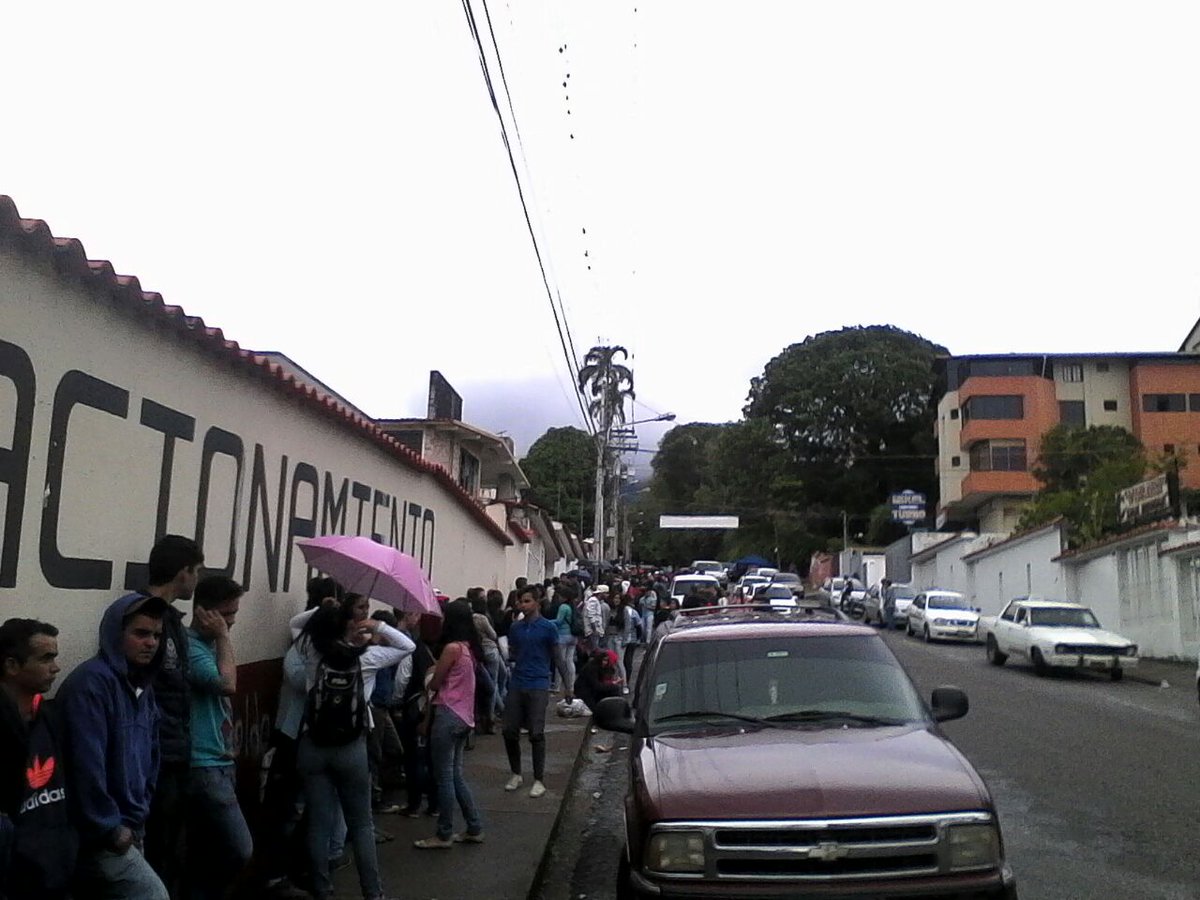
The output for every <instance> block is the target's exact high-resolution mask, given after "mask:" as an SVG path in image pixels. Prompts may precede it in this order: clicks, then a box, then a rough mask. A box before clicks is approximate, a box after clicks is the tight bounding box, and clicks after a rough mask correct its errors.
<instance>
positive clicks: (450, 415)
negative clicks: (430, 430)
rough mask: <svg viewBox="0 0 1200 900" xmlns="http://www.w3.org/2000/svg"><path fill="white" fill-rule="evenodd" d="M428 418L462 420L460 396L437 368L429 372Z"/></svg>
mask: <svg viewBox="0 0 1200 900" xmlns="http://www.w3.org/2000/svg"><path fill="white" fill-rule="evenodd" d="M427 416H428V418H430V419H455V420H457V421H460V422H461V421H462V397H460V396H459V394H458V391H456V390H455V389H454V388H452V387H451V386H450V382H448V381H447V380H446V378H445V376H443V375H442V373H441V372H439V371H438V370H437V369H434V370H433V371H432V372H430V373H429V410H428V413H427Z"/></svg>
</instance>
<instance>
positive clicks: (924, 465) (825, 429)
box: [744, 325, 947, 543]
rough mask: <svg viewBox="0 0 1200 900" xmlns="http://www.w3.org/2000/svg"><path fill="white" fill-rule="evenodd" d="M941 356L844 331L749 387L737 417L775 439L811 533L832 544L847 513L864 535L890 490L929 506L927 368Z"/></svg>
mask: <svg viewBox="0 0 1200 900" xmlns="http://www.w3.org/2000/svg"><path fill="white" fill-rule="evenodd" d="M946 352H947V351H946V349H945V348H944V347H941V346H939V345H937V344H934V343H932V342H930V341H928V340H926V339H925V338H923V337H920V336H919V335H916V334H912V333H911V332H907V331H904V330H902V329H900V328H896V327H895V326H892V325H871V326H865V327H849V328H843V329H841V330H839V331H827V332H824V333H822V334H817V335H813V336H811V337H808V338H806V339H805V340H804V341H802V342H801V343H798V344H792V345H791V346H789V347H787V348H785V349H784V350H783V351H782V352H781V353H780V354H779V355H778V356H776V357H775V358H774V359H772V360H771V361H770V362H769V363H767V366H766V368H765V369H764V371H763V374H762V375H761V376H760V377H757V378H754V379H753V380H752V381H751V383H750V394H749V397H748V398H747V403H746V407H745V410H744V412H745V414H746V417H747V419H748V420H751V421H753V420H759V421H761V422H763V423H765V424H766V425H768V426H769V428H770V429H771V431H772V432H773V434H774V436H775V438H776V440H777V444H778V446H779V448H780V449H781V452H782V455H783V462H782V467H781V474H782V477H784V478H785V479H786V480H787V481H788V482H790V483H793V484H795V483H798V484H799V485H801V487H800V488H799V489H798V490H796V491H795V492H794V496H792V497H791V500H790V504H791V505H792V506H793V507H794V508H795V509H796V510H798V511H802V512H803V513H804V514H805V515H806V516H807V517H808V525H809V528H810V530H811V531H813V532H815V533H817V534H819V535H822V536H824V537H826V538H834V537H840V535H841V512H842V510H846V511H847V512H848V513H849V514H850V516H851V518H852V520H853V522H852V525H853V527H854V528H855V531H856V532H866V531H867V530H868V528H869V522H870V517H871V514H872V510H874V509H875V507H876V506H877V505H878V504H879V503H880V502H881V501H882V500H884V498H886V497H887V495H888V494H889V493H891V492H892V491H896V490H904V489H906V488H907V489H912V490H915V491H921V492H923V493H925V494H926V495H927V496H928V497H929V500H930V501H931V502H933V501H935V500H936V496H935V495H936V491H937V482H936V478H935V475H934V467H933V460H934V458H935V456H936V450H937V447H936V440H935V437H934V430H933V423H934V416H935V415H936V410H935V409H934V406H933V402H932V399H933V393H934V371H933V363H934V359H935V358H936V357H937V356H938V355H939V354H944V353H946ZM822 543H823V542H822Z"/></svg>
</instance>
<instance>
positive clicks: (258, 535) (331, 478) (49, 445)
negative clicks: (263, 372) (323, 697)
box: [0, 248, 511, 667]
mask: <svg viewBox="0 0 1200 900" xmlns="http://www.w3.org/2000/svg"><path fill="white" fill-rule="evenodd" d="M0 323H2V328H0V504H2V505H0V514H2V513H4V512H6V511H8V512H11V513H12V515H13V518H10V519H8V525H7V527H5V526H4V522H5V519H4V517H3V515H0V527H3V529H4V530H3V532H2V544H0V618H8V617H10V616H31V617H36V618H39V619H42V620H45V621H49V622H51V623H53V624H55V625H57V626H58V627H59V628H60V629H61V636H60V638H59V644H60V649H61V652H62V657H63V662H64V664H65V666H67V667H69V666H71V665H73V664H74V663H76V662H77V661H79V660H80V659H82V658H84V657H86V656H89V655H91V654H92V653H93V652H94V651H95V648H96V630H97V625H98V623H99V620H100V615H101V613H102V611H103V609H104V608H105V606H107V604H108V603H109V602H110V601H111V600H112V599H113V598H114V597H115V596H117V595H119V594H120V593H123V592H124V591H125V585H126V583H127V582H129V583H139V582H141V581H142V579H143V578H144V575H139V573H138V572H137V571H136V570H131V571H129V572H128V573H127V565H129V564H134V565H136V564H140V563H144V562H145V559H146V556H147V553H148V551H149V548H150V546H151V545H152V544H153V542H154V540H155V536H156V523H157V521H158V518H159V517H160V516H162V518H163V519H164V523H165V527H166V531H169V532H175V533H179V534H184V535H188V536H198V537H200V538H201V539H202V541H203V547H204V552H205V557H206V563H207V565H208V566H210V567H213V568H218V569H221V568H223V569H225V570H226V571H227V572H228V574H230V575H231V576H232V577H234V578H236V579H237V580H238V581H241V582H242V583H243V585H245V587H246V588H247V595H246V598H245V599H244V600H243V602H242V607H241V613H240V614H239V617H238V623H237V627H236V628H235V630H234V634H233V637H234V643H235V647H236V651H237V654H238V660H239V662H240V663H248V662H254V661H256V660H263V659H271V658H275V657H278V656H280V655H281V654H282V653H283V650H284V648H285V646H286V643H285V641H286V638H285V629H284V624H285V623H286V620H287V618H288V617H289V616H291V615H292V614H294V613H295V612H296V611H298V610H300V609H302V608H303V596H304V583H305V579H306V575H307V572H306V569H305V567H304V565H303V561H302V558H301V556H300V553H299V551H298V550H293V549H292V548H291V543H292V541H293V540H294V537H295V536H296V535H297V534H304V533H305V532H306V531H307V532H310V533H311V532H313V531H315V532H316V533H328V532H340V533H348V534H367V535H371V534H374V535H376V536H378V537H379V538H381V539H382V540H384V541H385V542H389V543H392V544H393V545H399V546H401V547H402V549H404V550H406V551H408V552H411V553H413V554H414V555H415V556H417V557H418V558H419V559H420V560H421V561H422V563H423V565H424V566H425V568H426V570H427V571H428V572H429V573H430V574H431V577H432V580H433V582H434V583H435V584H436V585H437V586H438V587H439V588H441V589H442V590H444V591H446V593H448V594H450V595H451V596H457V595H460V594H461V593H463V592H464V591H465V590H466V588H467V587H469V586H471V585H482V586H484V587H501V588H506V587H507V586H509V585H511V579H507V573H506V571H505V570H506V565H505V562H506V560H505V546H504V544H502V543H501V542H500V541H499V540H498V539H497V537H496V536H494V535H493V534H492V533H491V532H490V531H488V530H486V529H485V528H484V527H483V526H482V525H480V524H479V523H478V522H477V521H476V520H475V519H474V518H472V517H471V515H470V514H469V512H468V511H467V510H466V509H464V508H463V507H462V506H460V505H459V503H458V501H457V500H456V499H454V497H453V496H452V495H451V494H450V493H449V492H448V491H447V490H446V489H445V488H443V487H442V486H441V485H439V484H438V483H437V482H436V481H435V480H434V479H433V478H431V477H430V476H428V475H426V474H424V473H421V472H418V471H415V470H413V469H410V468H408V467H407V466H405V465H404V464H403V463H401V462H400V461H399V460H396V459H395V458H393V457H391V456H390V455H389V454H388V453H387V452H386V451H385V450H383V449H382V448H380V447H378V446H376V445H374V444H373V443H371V442H370V441H369V440H368V439H367V438H365V437H359V436H357V435H355V434H354V433H353V431H351V430H349V429H348V428H343V427H340V426H339V425H338V424H336V423H335V422H334V421H332V420H331V419H329V418H326V417H325V416H323V415H321V414H319V413H318V412H316V411H314V410H313V409H312V408H311V407H309V406H307V405H306V404H303V403H301V402H299V401H298V400H296V399H292V398H288V397H285V396H284V395H283V394H282V393H280V392H279V391H278V390H277V389H276V388H275V387H273V386H272V385H270V384H269V383H266V382H265V381H264V380H262V379H261V378H258V377H255V376H254V375H253V374H252V373H247V372H245V371H244V370H241V369H238V368H235V367H233V366H230V365H229V363H227V362H225V361H223V360H221V359H220V358H218V357H214V356H212V355H209V354H208V353H205V352H201V351H200V350H198V349H197V348H196V347H194V346H193V345H192V344H191V343H189V342H186V341H182V340H180V339H178V338H176V337H175V336H174V335H173V334H171V333H170V332H168V331H166V330H163V331H158V330H156V329H155V328H154V327H153V317H151V320H150V324H147V323H145V322H139V321H138V320H136V319H134V318H133V317H132V316H131V315H130V314H129V313H128V312H127V311H124V310H120V309H117V308H115V307H114V306H113V304H112V303H111V302H110V301H109V300H108V299H107V298H106V297H104V296H100V297H91V296H89V295H88V293H87V289H86V288H84V287H83V286H82V285H80V284H78V283H77V282H74V281H66V280H62V279H59V278H58V277H57V276H55V275H54V274H53V272H52V269H51V267H50V264H49V262H48V261H47V262H44V263H43V262H41V261H35V260H34V259H33V258H32V257H29V256H26V255H23V254H18V253H13V252H11V251H9V250H7V249H3V248H0ZM345 349H347V350H349V349H350V348H345ZM167 420H170V424H167V425H164V424H163V423H164V421H167ZM147 421H151V422H152V424H145V423H146V422H147ZM52 423H54V425H55V427H54V430H53V431H54V433H53V438H52ZM172 429H175V430H176V431H187V432H188V433H189V434H188V436H186V437H185V436H179V437H177V438H175V439H173V440H167V439H165V438H164V432H165V431H170V430H172ZM26 436H27V437H28V446H27V448H26V447H25V446H24V444H25V437H26ZM168 444H169V445H170V446H171V448H172V450H173V459H172V460H171V462H170V465H169V466H167V467H166V468H165V471H166V474H167V476H169V488H168V490H167V491H165V492H161V491H160V479H161V477H162V475H163V472H164V456H165V453H164V448H165V447H166V446H167V445H168ZM22 476H23V477H24V478H25V487H24V490H23V492H22V491H12V490H11V488H10V486H11V485H13V484H14V483H19V481H20V479H21V477H22ZM343 490H345V491H346V495H345V499H344V500H342V499H341V492H342V491H343ZM55 517H57V521H55ZM18 523H19V527H18ZM201 526H203V533H202V534H201V533H200V531H201ZM506 579H507V580H506Z"/></svg>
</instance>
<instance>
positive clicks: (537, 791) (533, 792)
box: [529, 781, 546, 799]
mask: <svg viewBox="0 0 1200 900" xmlns="http://www.w3.org/2000/svg"><path fill="white" fill-rule="evenodd" d="M544 793H546V786H545V785H544V784H542V783H541V782H540V781H535V782H534V783H533V787H531V788H530V789H529V796H530V797H533V798H534V799H537V798H538V797H540V796H542V794H544Z"/></svg>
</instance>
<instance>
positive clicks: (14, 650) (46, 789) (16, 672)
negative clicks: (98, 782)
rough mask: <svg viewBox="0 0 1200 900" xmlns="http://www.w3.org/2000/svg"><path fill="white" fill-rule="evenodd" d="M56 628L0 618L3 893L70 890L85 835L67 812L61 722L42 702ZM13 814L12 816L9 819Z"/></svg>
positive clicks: (47, 897) (52, 666)
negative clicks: (5, 841) (5, 833)
mask: <svg viewBox="0 0 1200 900" xmlns="http://www.w3.org/2000/svg"><path fill="white" fill-rule="evenodd" d="M57 638H58V629H57V628H55V627H54V626H53V625H47V624H46V623H45V622H38V621H36V620H34V619H9V620H8V621H7V622H5V623H4V624H3V625H0V822H2V823H3V825H6V826H7V828H6V829H5V830H7V831H8V832H9V833H10V834H11V840H10V841H9V846H8V847H4V846H2V844H3V840H2V839H0V897H4V898H6V900H33V898H37V900H60V898H65V897H66V896H67V892H68V889H69V887H70V881H71V876H72V875H73V874H74V872H75V857H76V854H77V852H78V849H79V840H78V838H77V836H76V833H75V829H74V828H73V827H72V826H71V822H70V819H69V817H68V814H67V791H66V776H65V770H66V766H65V765H64V762H63V759H62V753H61V748H62V743H63V742H62V730H61V729H62V723H61V719H60V718H59V716H57V715H56V713H57V710H56V709H55V708H54V701H53V700H45V701H43V699H42V695H43V694H44V693H46V692H47V691H49V690H50V688H51V687H52V686H53V684H54V679H55V677H56V676H57V675H58V672H59V668H58V640H57ZM4 820H7V821H4Z"/></svg>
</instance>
